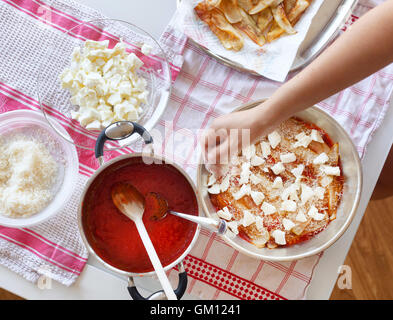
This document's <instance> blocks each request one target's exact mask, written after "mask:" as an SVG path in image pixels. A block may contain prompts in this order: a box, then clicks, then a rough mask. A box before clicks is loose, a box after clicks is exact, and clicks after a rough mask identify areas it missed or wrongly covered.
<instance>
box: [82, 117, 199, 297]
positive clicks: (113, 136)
mask: <svg viewBox="0 0 393 320" xmlns="http://www.w3.org/2000/svg"><path fill="white" fill-rule="evenodd" d="M134 133H138V134H139V135H140V136H141V137H142V138H143V139H144V142H145V143H146V144H149V145H152V143H153V139H152V137H151V135H150V134H149V133H148V132H147V131H146V129H145V128H144V127H142V126H140V125H138V124H137V123H134V122H129V121H122V122H116V123H114V124H112V125H110V126H109V127H107V128H106V129H105V130H103V131H102V133H101V134H100V136H99V137H98V139H97V142H96V148H95V157H96V158H97V159H98V161H99V163H100V168H98V169H97V170H96V171H95V173H94V174H93V175H92V176H91V177H90V178H89V180H88V181H87V183H86V186H85V189H84V191H83V193H82V196H81V200H80V203H79V210H78V227H79V232H80V234H81V237H82V240H83V242H84V244H85V245H86V247H87V248H88V250H89V252H90V254H91V255H93V256H94V257H95V258H96V259H97V260H98V261H99V262H100V263H101V264H102V265H104V266H105V267H106V268H108V269H109V270H112V271H114V272H116V273H118V274H120V275H123V276H127V277H128V291H129V293H130V295H131V297H132V298H133V299H134V300H165V299H166V295H165V293H164V291H163V290H160V291H157V292H155V293H153V294H152V295H150V296H149V297H146V298H145V297H143V296H142V295H141V294H140V293H139V292H138V289H137V288H136V286H135V282H134V277H145V276H153V275H155V272H154V271H151V272H144V273H134V272H127V271H124V270H121V269H118V268H116V267H114V266H112V265H110V264H109V263H107V262H105V261H104V260H103V259H102V258H101V257H100V256H99V255H98V254H97V253H96V252H95V251H94V249H93V248H92V246H91V245H90V243H89V241H88V240H87V237H86V234H85V229H84V224H83V219H82V214H83V210H82V209H83V208H82V207H83V202H84V200H85V198H86V195H87V193H88V190H89V187H90V186H91V184H92V183H93V182H94V181H95V180H96V179H97V177H98V176H100V174H101V173H102V172H103V171H104V170H106V169H107V168H109V167H112V166H114V165H115V164H117V163H119V162H120V161H127V159H133V160H135V158H138V157H139V158H142V157H143V159H144V160H148V161H151V162H150V163H153V161H155V163H157V161H161V162H159V163H166V164H170V165H171V166H173V167H174V168H175V169H176V170H177V171H178V172H180V173H181V174H182V175H183V176H184V177H185V178H186V180H187V181H188V182H189V184H190V185H191V187H192V189H193V191H194V194H195V198H196V199H197V204H198V210H199V212H200V208H201V206H200V202H199V201H200V200H199V197H198V196H197V191H196V187H195V185H194V183H193V181H192V180H191V178H190V177H189V176H188V175H187V173H186V172H185V171H184V170H183V169H182V168H181V167H180V166H178V165H176V164H173V163H171V162H170V161H166V159H165V158H163V157H159V156H157V155H154V151H151V152H150V153H148V154H146V153H132V154H126V155H122V156H120V157H117V158H115V159H112V160H110V161H108V162H106V163H104V158H103V154H104V144H105V142H106V141H107V140H122V139H126V138H129V137H130V136H131V135H133V134H134ZM152 149H153V148H151V150H152ZM199 231H200V226H199V225H197V228H196V230H195V234H194V236H193V238H192V241H191V242H190V244H189V245H188V247H187V248H186V250H185V251H184V252H183V253H182V254H181V256H179V257H178V258H177V259H176V260H175V261H173V262H171V263H170V264H168V265H166V266H163V267H164V270H165V271H167V270H169V269H171V268H173V267H175V266H176V265H177V266H178V271H179V284H178V287H177V288H176V289H175V290H174V291H175V294H176V296H177V298H178V299H180V298H181V297H182V296H183V295H184V293H185V291H186V288H187V282H188V281H187V273H186V271H185V269H184V266H183V263H182V260H183V259H184V258H185V257H186V256H187V255H188V253H189V252H190V251H191V249H192V247H193V246H194V244H195V242H196V240H197V238H198V235H199Z"/></svg>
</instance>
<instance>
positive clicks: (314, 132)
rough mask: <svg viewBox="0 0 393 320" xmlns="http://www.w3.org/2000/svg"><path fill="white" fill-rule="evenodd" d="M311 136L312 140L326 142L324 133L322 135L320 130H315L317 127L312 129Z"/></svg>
mask: <svg viewBox="0 0 393 320" xmlns="http://www.w3.org/2000/svg"><path fill="white" fill-rule="evenodd" d="M310 137H311V139H312V140H314V141H316V142H319V143H324V141H323V138H322V135H321V133H320V132H319V131H318V130H315V129H313V130H311V136H310Z"/></svg>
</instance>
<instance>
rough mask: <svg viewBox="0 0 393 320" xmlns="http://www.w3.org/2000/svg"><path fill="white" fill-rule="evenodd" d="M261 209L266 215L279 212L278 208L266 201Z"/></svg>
mask: <svg viewBox="0 0 393 320" xmlns="http://www.w3.org/2000/svg"><path fill="white" fill-rule="evenodd" d="M261 209H262V211H263V213H264V214H265V215H270V214H273V213H275V212H277V209H276V207H275V206H273V205H272V204H270V203H268V202H266V201H265V202H264V203H262V207H261Z"/></svg>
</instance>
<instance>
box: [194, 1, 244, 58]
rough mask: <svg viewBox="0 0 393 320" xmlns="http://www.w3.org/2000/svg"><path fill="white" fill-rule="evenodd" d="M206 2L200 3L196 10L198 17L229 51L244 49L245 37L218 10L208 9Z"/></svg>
mask: <svg viewBox="0 0 393 320" xmlns="http://www.w3.org/2000/svg"><path fill="white" fill-rule="evenodd" d="M208 8H209V7H208V5H207V4H206V3H205V2H200V3H198V5H197V6H196V7H195V8H194V10H195V13H196V14H197V16H198V17H199V18H200V19H201V20H202V21H203V22H205V23H206V24H207V25H208V26H209V28H210V30H211V31H212V32H213V33H214V34H215V35H216V36H217V37H218V39H219V40H220V42H221V44H222V45H223V46H224V48H225V49H227V50H234V51H239V50H241V49H242V48H243V44H244V43H243V37H242V36H241V34H240V33H239V32H238V31H237V30H236V29H235V28H234V27H232V25H231V24H230V23H229V22H228V21H227V19H226V18H225V16H224V14H223V13H222V12H221V11H220V10H218V9H217V8H213V9H211V10H209V9H208Z"/></svg>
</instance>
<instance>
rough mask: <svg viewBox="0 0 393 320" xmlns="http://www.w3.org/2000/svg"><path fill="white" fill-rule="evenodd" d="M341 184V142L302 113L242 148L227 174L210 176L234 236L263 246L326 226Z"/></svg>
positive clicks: (291, 240) (210, 185)
mask: <svg viewBox="0 0 393 320" xmlns="http://www.w3.org/2000/svg"><path fill="white" fill-rule="evenodd" d="M343 185H344V176H343V172H342V169H341V165H340V155H339V146H338V143H334V142H333V141H332V140H331V139H330V137H329V136H328V135H327V134H326V133H325V132H324V131H323V130H322V129H320V128H319V127H317V126H315V125H313V124H310V123H307V122H305V121H303V120H301V119H298V118H291V119H289V120H287V121H285V122H284V123H282V124H281V125H280V126H279V127H278V128H277V129H276V130H275V131H273V132H272V133H270V134H269V135H267V136H265V137H263V138H262V139H261V140H260V141H259V142H257V143H256V144H251V145H250V146H247V147H246V148H244V149H243V150H242V152H241V153H240V154H239V155H237V156H235V157H234V158H233V159H232V160H231V163H230V165H229V170H228V173H227V174H226V175H225V176H223V177H219V178H216V177H215V176H214V175H211V174H210V175H209V176H208V178H207V181H206V186H207V188H208V192H209V196H210V200H211V202H212V204H213V205H214V206H215V208H216V210H217V215H218V216H219V217H220V218H222V219H225V220H227V221H228V227H229V230H230V232H231V233H233V234H232V236H234V235H239V236H241V237H242V238H243V239H245V240H247V241H249V242H250V243H252V244H254V245H255V246H257V247H259V248H263V247H265V246H267V247H268V248H276V247H278V246H290V245H294V244H296V243H300V242H302V241H305V240H307V239H310V238H311V237H312V236H313V235H315V234H317V233H319V232H321V231H322V230H323V229H325V228H326V226H327V225H328V224H329V222H330V221H332V220H334V219H335V218H336V212H337V208H338V206H339V204H340V200H341V196H342V190H343Z"/></svg>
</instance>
